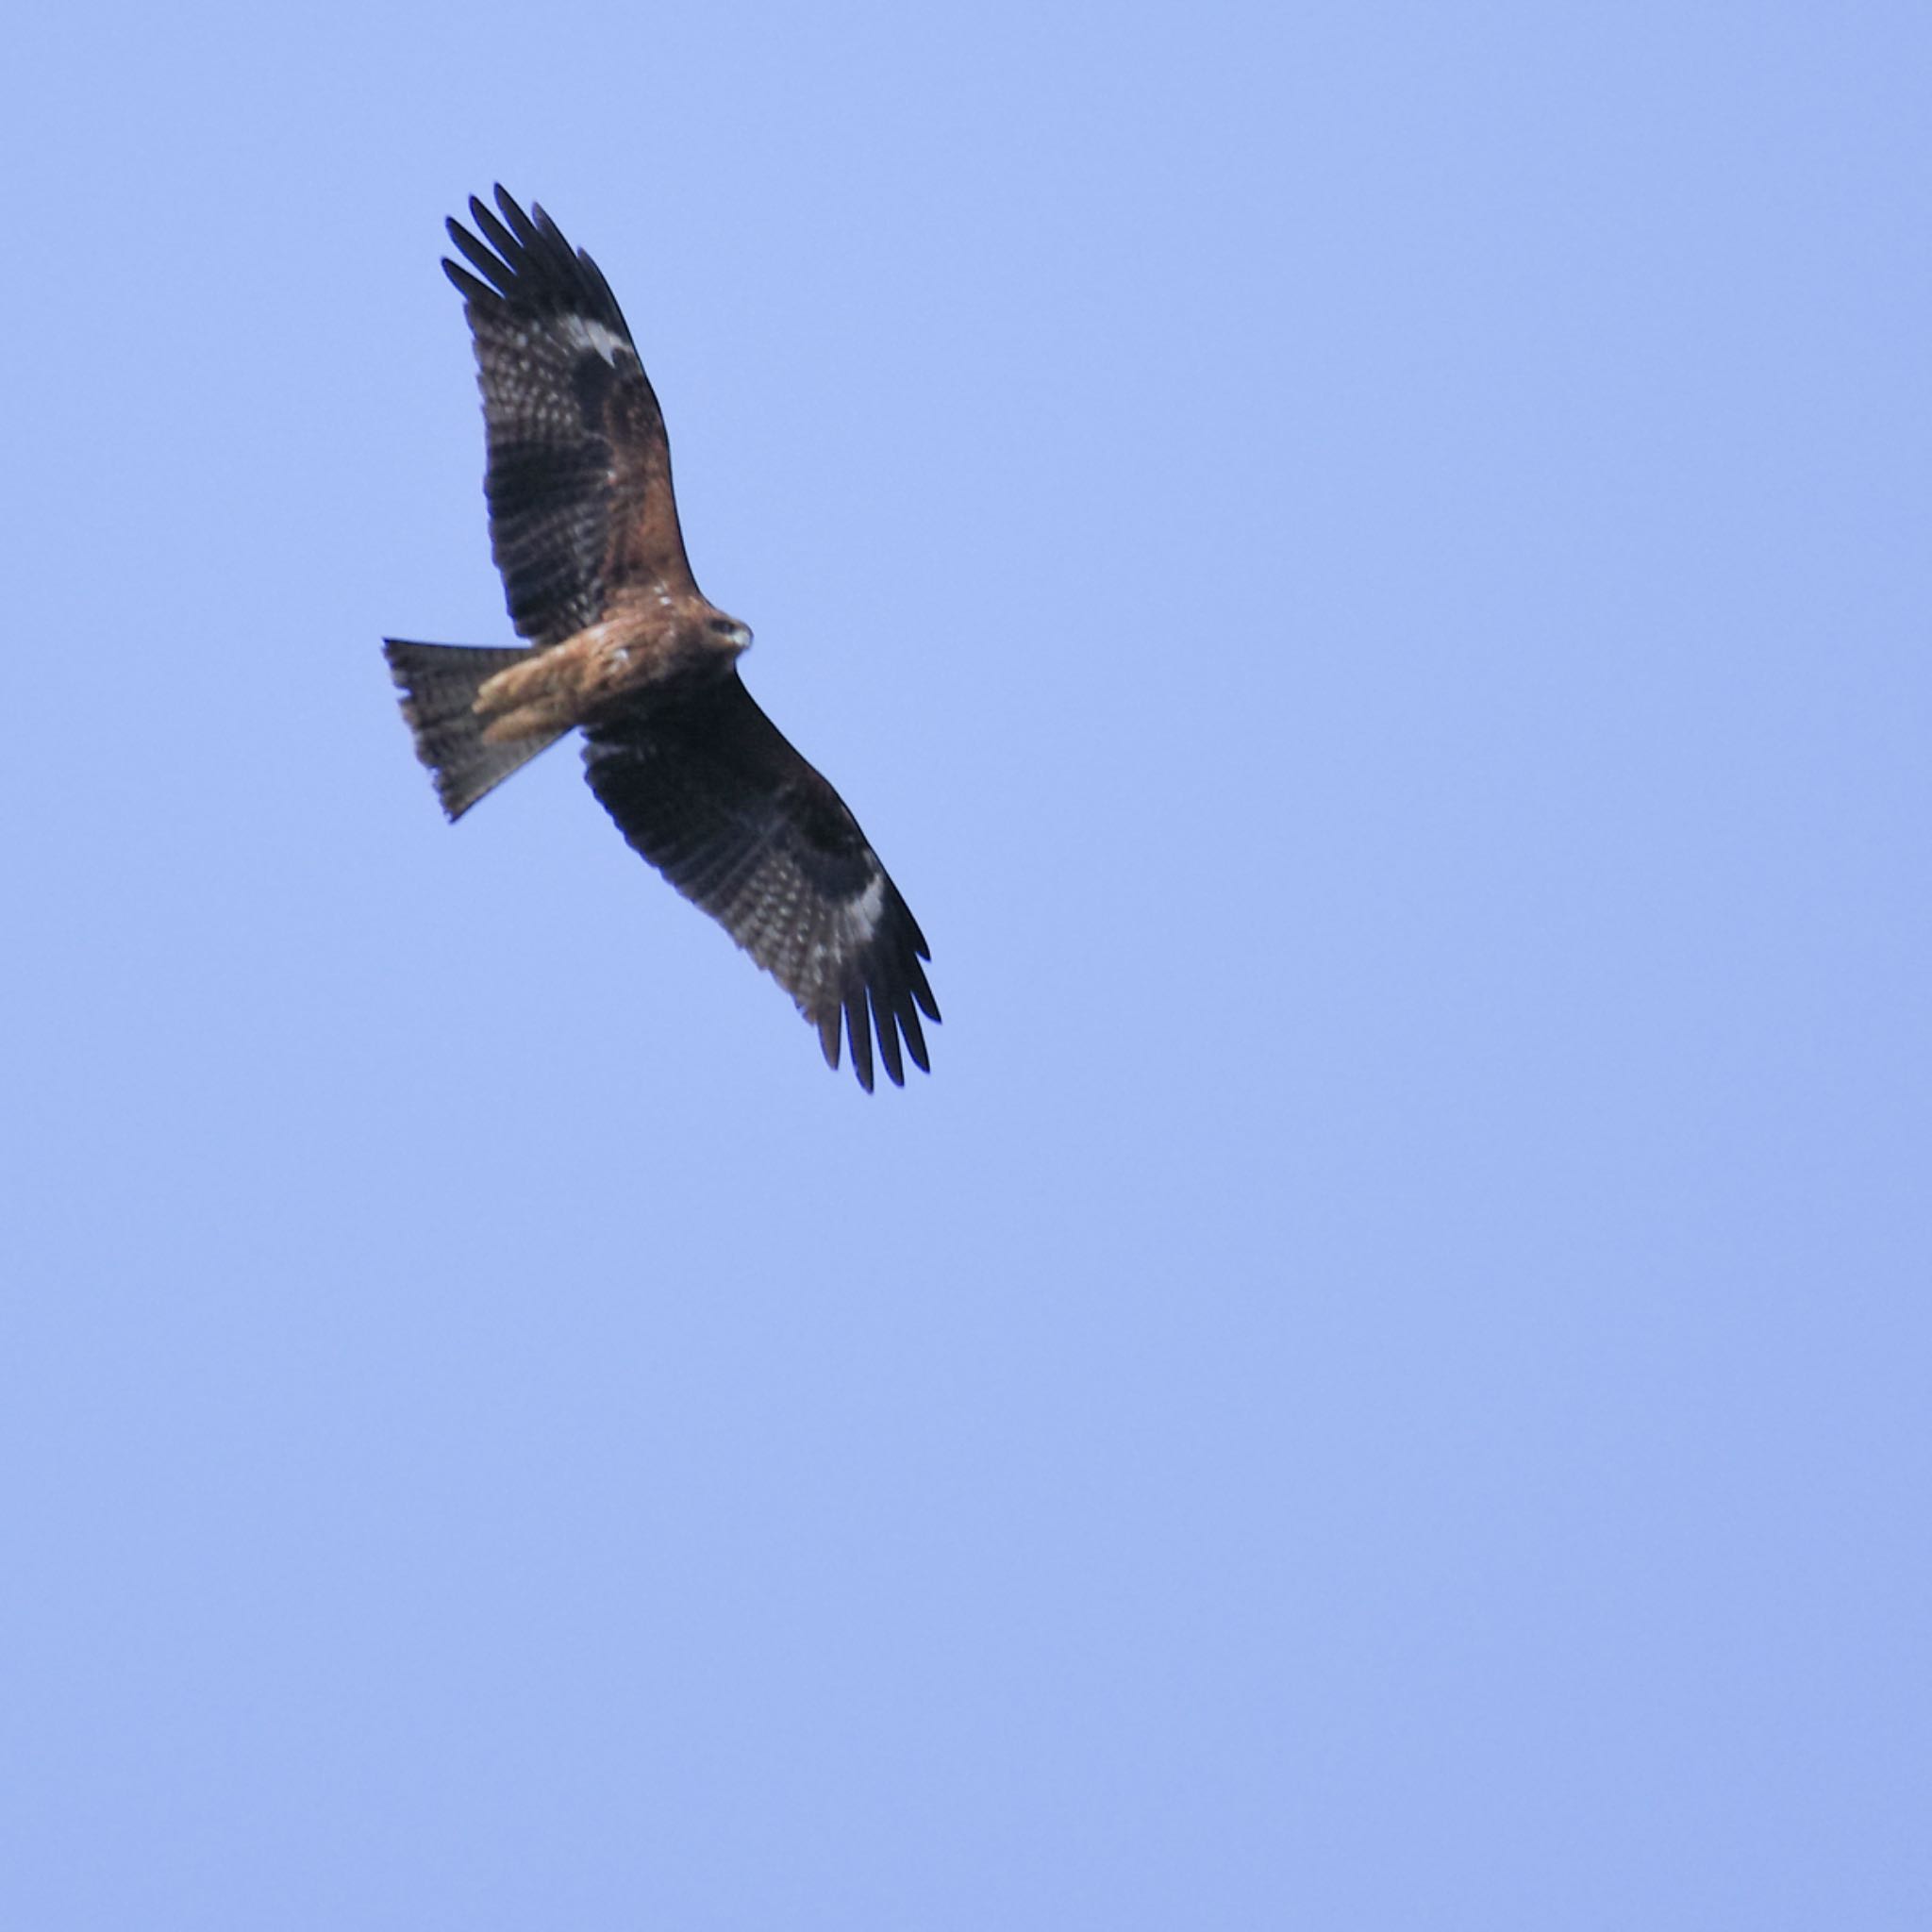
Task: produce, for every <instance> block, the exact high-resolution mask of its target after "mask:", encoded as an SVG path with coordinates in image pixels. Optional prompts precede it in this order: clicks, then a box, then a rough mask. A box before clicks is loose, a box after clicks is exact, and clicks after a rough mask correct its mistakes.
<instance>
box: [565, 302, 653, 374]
mask: <svg viewBox="0 0 1932 1932" xmlns="http://www.w3.org/2000/svg"><path fill="white" fill-rule="evenodd" d="M560 321H561V323H562V335H563V339H564V341H567V342H568V343H569V344H570V345H571V347H572V348H574V349H589V350H590V351H591V353H592V354H593V355H598V356H601V357H603V358H604V359H605V361H607V362H608V363H609V365H610V366H611V368H613V369H615V368H616V367H617V358H619V357H620V356H626V357H630V358H632V359H635V358H636V354H637V352H636V351H635V350H634V349H633V348H632V347H631V345H630V344H629V343H628V342H627V341H625V339H624V338H623V337H622V336H621V335H619V334H618V333H617V331H616V330H615V329H613V328H608V327H607V326H606V325H604V324H603V323H601V322H596V321H593V320H592V319H591V317H590V316H587V315H566V316H563V317H561V318H560Z"/></svg>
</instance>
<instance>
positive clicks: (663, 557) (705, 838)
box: [385, 188, 940, 1092]
mask: <svg viewBox="0 0 1932 1932" xmlns="http://www.w3.org/2000/svg"><path fill="white" fill-rule="evenodd" d="M496 205H497V208H498V209H500V210H501V218H500V219H499V217H498V215H497V213H495V212H492V211H491V209H490V208H486V207H485V206H484V205H483V203H482V202H481V201H478V200H476V199H475V198H472V200H471V202H470V214H471V218H472V219H473V220H474V221H475V225H476V226H477V228H478V229H479V230H480V231H481V235H482V238H483V239H481V240H478V238H477V236H475V235H473V234H471V233H470V231H469V230H468V229H466V228H464V227H463V226H461V225H459V224H458V223H457V222H454V221H452V222H451V223H450V224H449V234H450V240H451V241H452V242H455V243H456V245H457V248H458V250H459V251H460V252H461V254H462V256H463V258H464V259H465V260H466V261H467V262H468V263H469V266H468V267H467V268H466V267H464V266H463V265H462V264H461V263H458V262H455V261H450V260H447V259H445V261H444V262H443V264H442V266H443V271H444V273H445V274H446V275H448V276H449V278H450V280H451V281H452V282H454V283H455V284H456V286H457V288H458V291H460V293H461V295H462V297H463V313H464V314H465V316H466V317H467V318H468V320H469V324H470V333H471V334H472V336H473V337H474V338H475V350H476V367H477V370H478V373H479V380H480V383H481V387H482V391H483V421H484V429H485V440H486V443H487V448H488V467H487V469H486V472H485V475H484V480H483V491H484V495H485V496H486V497H487V499H488V500H489V505H490V540H491V549H492V552H493V554H494V556H495V558H496V566H497V568H498V570H499V571H501V572H502V574H503V583H504V591H505V595H506V598H507V600H508V605H509V615H510V622H511V623H512V624H513V625H515V626H516V629H517V632H518V634H519V635H520V636H522V637H524V638H525V639H527V640H528V643H527V646H526V647H524V648H513V649H504V650H490V649H475V648H472V647H470V646H467V645H459V644H416V643H406V642H403V641H400V640H397V639H394V638H391V639H389V640H387V641H386V643H385V649H386V651H387V654H388V658H389V662H390V668H391V671H392V672H393V674H394V675H395V681H396V683H397V684H398V685H399V686H400V687H401V688H402V691H403V692H404V698H403V712H404V715H405V717H407V718H408V722H409V727H410V729H411V731H412V732H413V733H414V734H415V739H416V751H417V755H418V757H420V758H422V760H423V762H424V763H425V765H427V766H428V767H429V769H430V771H431V772H432V773H434V774H435V777H436V790H437V795H438V796H439V797H440V798H441V801H442V807H443V809H444V811H446V812H447V813H448V814H449V816H450V818H451V819H453V820H454V819H458V818H460V817H461V816H462V814H463V813H464V812H466V811H467V810H468V809H469V808H470V807H471V806H473V805H475V802H476V801H477V800H478V799H479V798H481V797H482V796H483V795H484V793H485V792H487V791H491V790H492V789H493V788H494V787H495V786H497V785H499V784H501V783H502V782H503V780H504V779H505V778H507V777H508V776H509V774H511V773H512V772H514V771H516V770H517V768H518V767H519V766H521V765H523V764H524V763H525V762H526V761H527V760H528V759H530V758H535V757H536V756H537V754H538V753H539V752H541V751H542V750H544V749H546V748H547V747H548V746H549V745H551V744H554V743H555V742H556V741H557V740H558V739H559V738H560V737H562V736H563V734H564V733H565V732H566V731H569V730H571V729H572V728H573V727H578V728H581V729H582V731H583V733H584V740H585V744H584V763H585V767H586V776H587V777H588V778H589V780H590V784H591V791H594V792H595V793H596V794H597V797H598V799H599V800H600V801H601V802H602V804H603V806H604V808H605V809H606V810H607V811H608V812H609V814H610V816H611V817H612V818H613V819H615V820H616V821H617V824H618V827H619V829H620V830H621V831H622V832H623V833H624V836H625V838H626V839H627V840H629V841H630V842H631V844H632V845H633V846H634V847H636V849H637V850H638V851H639V852H641V854H642V855H643V856H644V857H645V858H647V859H649V860H650V862H651V863H652V864H653V865H655V866H656V867H657V868H658V871H659V872H661V873H662V874H664V876H665V877H666V878H667V879H669V880H670V881H671V883H672V884H673V885H674V886H675V887H676V888H677V890H678V891H680V892H682V893H683V894H684V895H685V897H686V898H687V899H690V900H691V902H692V903H693V904H694V905H697V906H701V907H702V908H704V909H705V910H706V911H707V912H708V913H709V914H710V915H711V917H712V918H713V919H715V920H717V922H718V923H719V924H721V925H722V926H724V929H725V931H726V932H728V933H729V934H730V935H731V937H732V938H733V939H734V940H736V941H738V943H739V944H740V945H741V946H742V947H743V948H744V949H745V950H746V951H747V952H748V953H750V955H751V956H752V958H754V959H756V960H757V961H758V964H759V965H760V966H762V967H763V968H764V969H765V971H766V972H768V973H769V974H772V976H773V977H774V979H776V980H777V982H778V983H779V985H781V986H782V987H783V988H784V989H785V990H786V991H787V992H789V993H790V994H791V997H792V998H793V999H794V1000H796V1001H797V1003H798V1007H799V1010H800V1011H801V1012H803V1013H804V1014H805V1016H806V1018H807V1019H808V1020H809V1021H810V1022H811V1023H812V1024H813V1025H815V1026H816V1027H817V1028H818V1032H819V1040H820V1042H821V1044H822V1045H823V1046H824V1054H825V1058H826V1060H827V1061H828V1062H829V1063H830V1064H831V1065H832V1066H834V1067H836V1066H837V1065H838V1064H839V1040H840V1030H841V1023H842V1025H843V1028H844V1033H845V1036H846V1038H847V1039H848V1040H849V1041H851V1046H852V1065H853V1070H854V1072H855V1073H857V1074H858V1082H859V1085H860V1086H861V1087H863V1088H865V1090H866V1091H868V1092H870V1091H872V1084H873V1038H874V1032H875V1033H876V1035H877V1039H878V1050H879V1058H881V1059H882V1060H883V1061H884V1062H885V1068H886V1072H887V1074H889V1075H890V1076H891V1079H892V1080H893V1082H894V1083H895V1084H897V1085H901V1086H903V1085H904V1084H905V1069H904V1065H903V1061H902V1058H901V1054H900V1041H901V1039H902V1038H903V1040H904V1041H905V1051H906V1052H907V1053H908V1054H909V1055H910V1056H911V1058H912V1059H913V1060H914V1062H915V1063H916V1064H917V1065H919V1066H920V1067H921V1068H924V1067H926V1065H927V1061H926V1053H925V1038H924V1032H923V1031H922V1029H921V1026H920V1019H919V1016H920V1014H921V1013H922V1012H924V1014H925V1016H926V1017H927V1018H928V1019H930V1020H937V1019H938V1018H939V1016H940V1013H939V1008H938V1006H937V1005H935V1004H934V1001H933V996H932V990H931V988H930V987H928V986H927V984H926V978H925V971H924V967H923V966H922V965H921V963H920V962H921V961H922V960H924V959H929V958H931V957H932V955H931V953H930V952H929V951H928V950H927V948H926V943H925V940H924V936H923V935H922V934H921V932H920V930H919V925H918V923H917V922H916V921H915V920H914V919H913V917H912V914H911V913H910V912H909V911H908V909H907V907H906V902H905V900H903V899H902V898H901V897H900V896H899V893H898V889H897V888H896V887H895V886H894V885H893V884H892V882H891V879H890V878H889V877H887V875H886V870H885V868H884V866H882V865H881V864H880V863H879V860H878V855H877V854H876V853H875V852H874V850H873V849H872V847H871V846H870V845H869V844H868V843H867V842H866V839H865V835H864V833H863V832H861V831H860V830H859V829H858V821H857V820H856V819H854V818H853V816H852V814H851V812H849V811H848V810H847V809H846V808H845V805H844V802H843V801H842V800H841V798H840V796H839V794H838V793H837V792H836V791H833V790H832V788H831V786H830V785H828V784H827V783H826V782H825V780H824V778H823V777H821V776H820V775H819V774H818V773H817V772H816V771H814V770H813V769H812V767H811V766H810V765H808V763H807V762H806V761H805V759H804V758H801V757H800V756H799V755H798V753H797V752H795V751H794V750H793V749H792V748H791V745H790V744H788V743H787V742H786V741H785V740H784V738H783V737H781V736H780V735H779V732H778V729H777V726H776V725H774V724H773V723H772V721H771V720H770V719H769V718H767V717H766V716H765V714H764V712H762V711H761V710H759V708H758V706H757V704H755V703H754V702H753V700H752V697H751V694H750V692H748V691H746V690H745V688H744V686H743V685H742V684H741V682H740V681H739V675H738V658H739V657H740V655H741V653H742V652H743V651H744V650H745V648H746V647H747V646H748V645H749V644H750V642H751V632H750V631H748V630H747V629H746V628H745V627H744V625H741V624H740V623H738V622H737V621H736V619H734V618H730V617H727V616H725V614H724V612H723V611H722V610H720V609H718V608H716V607H715V606H714V605H712V604H711V603H709V602H708V600H707V599H706V597H705V596H704V594H703V592H701V591H699V589H698V587H697V584H696V582H695V581H694V580H693V578H692V576H691V565H690V563H689V562H688V561H687V560H686V558H685V554H684V540H683V537H682V536H681V534H680V533H679V530H678V526H677V506H676V503H675V501H674V499H673V496H672V491H671V451H670V446H669V444H668V443H667V442H666V441H665V435H664V418H663V415H662V413H661V412H660V411H659V409H658V398H657V396H656V395H655V394H653V393H652V390H651V385H650V382H649V380H648V379H647V378H646V376H645V375H644V370H643V365H642V363H641V361H640V360H639V358H638V352H637V349H636V347H635V346H634V345H633V343H632V341H631V338H630V331H629V330H628V329H627V328H626V327H625V322H624V317H623V315H622V314H621V313H620V312H619V310H618V307H617V302H616V300H615V298H614V297H613V296H612V295H611V292H610V289H609V285H608V283H607V282H606V281H605V279H604V277H603V275H601V274H600V273H599V272H598V269H597V265H596V263H595V262H593V261H592V260H591V258H590V257H589V256H588V255H587V254H585V253H584V251H583V250H582V249H577V250H575V251H573V250H572V248H571V246H570V244H569V243H568V242H566V241H565V240H564V239H563V236H562V235H561V234H560V233H559V232H558V227H557V225H556V223H554V222H553V221H551V220H550V219H549V217H548V216H546V215H545V214H544V212H543V210H542V209H541V208H537V207H534V206H533V207H532V208H531V210H530V212H529V213H528V214H527V215H526V214H525V212H524V211H523V209H522V208H519V207H518V206H517V205H516V203H515V202H514V201H512V200H511V199H510V198H509V196H508V194H506V193H505V192H503V190H502V189H501V188H498V189H497V191H496Z"/></svg>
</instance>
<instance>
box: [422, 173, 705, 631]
mask: <svg viewBox="0 0 1932 1932" xmlns="http://www.w3.org/2000/svg"><path fill="white" fill-rule="evenodd" d="M496 205H497V207H498V208H501V209H502V210H503V217H502V220H498V218H497V217H496V215H494V214H493V213H491V210H490V209H489V208H485V207H484V205H483V204H482V202H480V201H478V200H477V199H476V198H475V196H474V195H473V196H472V197H471V199H470V216H471V219H472V220H473V221H474V222H475V224H476V226H477V227H478V228H479V229H480V230H481V231H482V234H483V237H484V239H483V240H482V241H479V240H478V239H477V238H476V236H475V235H473V234H471V233H470V231H469V230H468V229H467V228H465V227H463V226H462V225H460V224H459V223H457V222H455V221H452V222H451V223H450V224H449V235H450V240H451V241H452V242H455V243H456V245H457V247H458V249H460V250H461V251H462V253H463V255H464V257H465V258H467V259H468V260H469V262H470V264H471V266H472V267H473V268H475V271H476V273H475V275H472V274H471V273H470V270H469V269H466V268H463V267H461V266H460V265H459V264H458V263H456V262H454V261H449V260H445V261H444V262H443V264H442V267H443V273H444V274H445V275H448V276H449V278H450V280H451V281H452V282H454V283H455V284H456V285H457V287H458V290H460V291H461V292H462V296H463V312H464V314H465V315H466V316H467V317H468V318H469V324H470V332H471V334H472V335H473V336H474V337H475V347H476V369H477V374H478V378H479V381H480V383H481V385H482V390H483V421H484V425H485V431H486V437H487V441H488V445H489V468H488V470H487V472H486V474H485V476H484V480H483V491H484V494H485V495H486V496H487V497H488V498H489V500H490V542H491V551H492V553H493V554H494V556H495V558H496V567H497V569H498V570H500V571H501V572H502V573H503V587H504V593H505V596H506V598H507V599H508V604H509V614H510V621H511V622H512V623H513V624H514V625H516V627H517V629H518V630H519V631H520V632H521V633H522V634H523V635H524V636H525V637H526V638H528V639H529V640H530V641H532V642H533V643H536V644H554V643H558V642H560V641H562V640H563V639H565V638H567V637H570V636H573V635H574V634H575V632H577V631H580V630H582V629H584V628H585V627H586V626H587V625H591V624H594V623H596V622H597V620H598V619H599V618H601V617H603V616H605V615H606V614H607V613H608V611H609V609H610V608H611V607H612V606H613V605H614V604H619V603H622V602H623V601H624V600H625V595H626V593H627V592H628V593H629V594H631V595H638V594H641V593H644V592H650V591H655V590H656V589H657V588H658V586H664V587H667V588H669V589H671V590H672V591H686V590H694V589H695V586H694V585H692V583H691V566H690V564H689V563H688V562H687V561H686V560H685V555H684V539H683V538H682V536H680V535H679V533H678V528H677V505H676V503H675V501H674V500H673V497H672V494H671V449H670V445H669V444H668V443H667V442H666V441H665V438H664V417H663V413H662V412H661V411H660V410H659V408H658V398H657V397H656V396H655V395H654V394H653V393H652V392H651V385H650V382H649V380H648V379H647V378H646V376H645V375H644V370H643V364H642V363H641V362H640V361H639V359H638V352H637V349H636V348H635V346H634V345H633V344H632V342H631V339H630V331H629V330H628V329H627V328H625V325H624V316H623V315H622V313H621V312H620V311H619V309H618V307H617V301H616V298H615V297H614V296H613V295H612V294H611V292H610V285H609V284H608V282H606V281H605V279H604V277H603V275H601V274H600V273H599V272H598V268H597V265H596V263H595V262H593V261H592V260H591V258H590V257H589V256H588V255H586V254H585V253H584V252H583V250H582V249H578V250H576V251H575V253H573V252H572V249H571V246H570V243H569V242H566V241H565V240H564V239H563V237H562V235H561V234H560V233H559V232H558V227H557V224H556V223H555V222H553V221H552V220H551V219H550V218H549V216H548V215H546V214H545V213H544V212H543V210H542V209H541V208H532V210H531V212H530V213H529V214H527V215H526V214H525V212H524V211H523V209H522V208H519V207H518V206H517V205H516V203H515V202H514V201H512V200H511V199H510V198H509V196H508V194H506V193H505V192H503V190H502V189H501V188H498V190H497V191H496ZM479 277H480V279H479Z"/></svg>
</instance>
